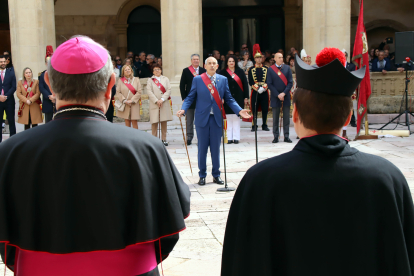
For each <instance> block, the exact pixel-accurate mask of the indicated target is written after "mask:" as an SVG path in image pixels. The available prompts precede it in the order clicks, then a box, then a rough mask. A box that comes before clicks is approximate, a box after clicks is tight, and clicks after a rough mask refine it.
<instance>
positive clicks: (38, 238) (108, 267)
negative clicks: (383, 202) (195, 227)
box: [0, 36, 190, 276]
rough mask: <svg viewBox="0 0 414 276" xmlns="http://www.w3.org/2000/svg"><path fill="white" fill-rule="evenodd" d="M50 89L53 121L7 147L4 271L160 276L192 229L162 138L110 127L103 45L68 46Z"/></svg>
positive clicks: (1, 232)
mask: <svg viewBox="0 0 414 276" xmlns="http://www.w3.org/2000/svg"><path fill="white" fill-rule="evenodd" d="M45 81H46V83H48V85H50V86H51V92H52V93H53V94H55V95H56V108H57V111H56V113H55V115H54V118H53V120H52V121H51V122H50V123H47V124H45V125H42V126H39V127H36V128H33V129H30V130H27V131H23V132H21V133H19V134H17V135H15V136H13V137H11V138H9V139H7V141H5V142H4V143H2V144H1V145H0V156H1V157H2V158H0V222H1V223H0V243H2V244H1V246H0V251H3V252H2V258H3V260H4V263H6V264H7V265H8V266H9V267H10V268H12V269H13V268H16V269H18V271H19V272H18V273H17V275H20V274H19V273H22V274H21V275H60V276H66V275H67V276H72V275H88V276H98V275H110V274H111V275H141V276H144V275H145V276H150V275H151V276H155V275H159V273H158V268H157V263H160V262H161V261H162V260H164V259H165V258H166V257H167V256H168V254H169V253H170V252H171V251H172V249H173V248H174V245H175V244H176V242H177V241H178V238H179V237H178V234H177V233H178V232H180V231H182V230H184V229H185V223H184V218H185V217H187V216H188V215H189V211H190V191H189V189H188V186H187V184H185V183H184V182H183V180H182V178H181V176H180V173H179V172H178V171H177V169H176V167H175V165H174V163H173V161H172V160H171V158H170V156H169V155H168V153H167V151H166V150H165V147H164V145H163V144H162V143H161V141H160V140H158V139H157V138H155V137H153V136H152V135H150V134H148V133H146V132H142V131H139V130H135V129H132V128H129V127H124V126H121V125H117V124H111V123H109V122H107V121H106V118H105V115H104V114H105V112H106V110H107V109H108V106H109V104H110V101H111V90H112V87H113V85H114V84H115V74H114V73H113V66H112V61H111V57H110V55H109V53H108V51H107V50H106V49H105V48H103V46H102V45H100V44H97V43H96V42H94V41H93V40H92V39H90V38H87V37H79V36H78V37H74V38H71V39H69V40H68V41H66V42H64V43H63V44H61V45H60V46H59V47H58V48H57V49H56V51H55V53H54V54H53V56H52V59H51V61H50V62H49V64H48V69H47V72H46V74H45ZM45 141H46V143H45ZM45 160H53V162H49V163H47V165H45ZM22 164H24V165H23V166H22ZM22 172H23V173H22ZM4 244H5V245H4ZM5 247H7V251H6V252H7V254H4V253H5V252H4V248H5ZM13 251H14V252H13ZM14 257H16V259H15V260H16V263H14Z"/></svg>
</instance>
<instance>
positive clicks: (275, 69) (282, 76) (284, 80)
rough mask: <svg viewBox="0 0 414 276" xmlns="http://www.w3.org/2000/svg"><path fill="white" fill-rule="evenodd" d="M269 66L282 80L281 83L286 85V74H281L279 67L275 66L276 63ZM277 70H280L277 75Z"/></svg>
mask: <svg viewBox="0 0 414 276" xmlns="http://www.w3.org/2000/svg"><path fill="white" fill-rule="evenodd" d="M282 66H283V65H282ZM270 68H272V69H273V71H275V73H276V75H278V76H279V78H280V79H281V80H282V81H283V83H284V84H285V85H286V86H287V84H288V80H287V78H286V76H285V75H283V73H282V71H280V70H279V68H277V67H276V65H274V64H273V65H272V66H271V67H270ZM279 72H280V75H279Z"/></svg>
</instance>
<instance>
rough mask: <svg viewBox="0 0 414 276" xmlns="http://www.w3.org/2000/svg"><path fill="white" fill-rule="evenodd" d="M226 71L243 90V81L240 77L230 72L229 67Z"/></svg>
mask: <svg viewBox="0 0 414 276" xmlns="http://www.w3.org/2000/svg"><path fill="white" fill-rule="evenodd" d="M227 73H229V75H230V76H231V77H232V78H233V79H234V80H235V81H236V82H237V84H238V85H239V86H240V89H241V90H242V91H243V92H244V89H243V83H242V81H241V79H240V78H239V76H237V74H236V73H234V72H232V71H231V70H230V69H229V68H227Z"/></svg>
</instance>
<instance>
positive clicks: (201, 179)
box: [198, 177, 206, 186]
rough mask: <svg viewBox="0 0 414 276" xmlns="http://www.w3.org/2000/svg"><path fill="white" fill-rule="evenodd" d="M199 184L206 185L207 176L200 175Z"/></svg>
mask: <svg viewBox="0 0 414 276" xmlns="http://www.w3.org/2000/svg"><path fill="white" fill-rule="evenodd" d="M198 185H201V186H204V185H206V178H205V177H200V180H199V181H198Z"/></svg>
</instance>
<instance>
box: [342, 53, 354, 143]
mask: <svg viewBox="0 0 414 276" xmlns="http://www.w3.org/2000/svg"><path fill="white" fill-rule="evenodd" d="M342 52H344V54H345V58H346V62H345V68H346V69H347V70H348V71H349V72H353V71H355V69H356V67H355V64H353V63H352V62H351V63H349V62H348V53H347V52H346V51H345V49H344V50H342ZM354 102H355V99H354ZM354 109H355V108H354ZM354 109H352V117H351V124H350V125H351V126H352V127H356V126H357V125H356V120H355V112H354ZM345 130H346V129H345ZM342 134H344V133H342ZM345 135H346V133H345Z"/></svg>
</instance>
